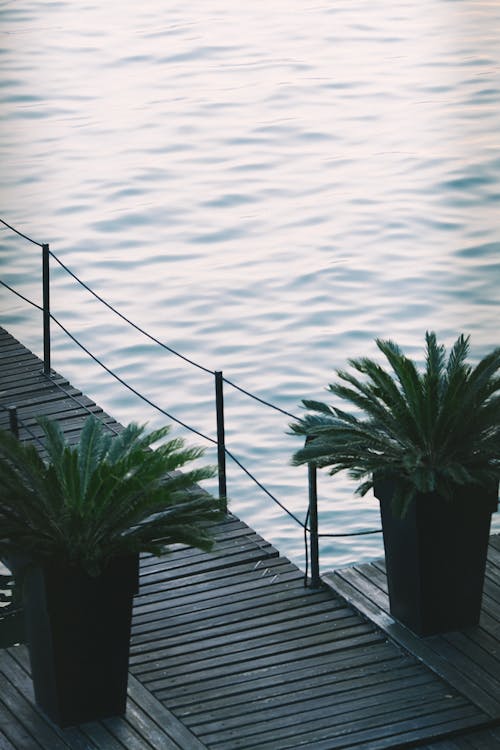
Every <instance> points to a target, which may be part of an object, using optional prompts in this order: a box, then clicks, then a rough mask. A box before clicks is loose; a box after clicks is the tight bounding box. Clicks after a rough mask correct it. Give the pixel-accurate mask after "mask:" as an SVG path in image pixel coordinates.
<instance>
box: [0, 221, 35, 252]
mask: <svg viewBox="0 0 500 750" xmlns="http://www.w3.org/2000/svg"><path fill="white" fill-rule="evenodd" d="M0 222H1V223H2V224H3V225H4V226H6V227H7V229H11V230H12V231H13V232H15V234H18V235H19V237H24V239H25V240H28V242H32V243H33V244H34V245H38V247H43V244H42V243H41V242H37V241H36V240H32V239H31V237H28V235H27V234H23V233H22V232H20V231H19V229H16V228H15V227H12V226H11V225H10V224H7V222H6V221H4V220H3V219H0Z"/></svg>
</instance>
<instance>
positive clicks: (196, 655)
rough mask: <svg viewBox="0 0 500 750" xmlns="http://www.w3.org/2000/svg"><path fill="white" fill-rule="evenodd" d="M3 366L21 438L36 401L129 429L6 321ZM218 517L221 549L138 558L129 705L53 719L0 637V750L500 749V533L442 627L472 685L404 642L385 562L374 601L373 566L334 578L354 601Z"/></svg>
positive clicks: (70, 424)
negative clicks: (317, 586)
mask: <svg viewBox="0 0 500 750" xmlns="http://www.w3.org/2000/svg"><path fill="white" fill-rule="evenodd" d="M0 368H1V369H0V404H3V405H4V406H11V405H17V407H18V410H19V416H20V418H21V420H22V421H23V423H24V424H25V425H26V426H25V427H23V426H22V427H21V437H22V438H23V439H32V436H31V435H30V433H33V434H35V435H36V434H39V430H38V427H37V426H36V422H35V416H36V415H37V414H41V413H44V414H49V415H51V416H53V417H54V418H57V419H58V420H59V421H60V423H61V425H62V427H63V430H64V431H65V432H66V433H67V434H68V435H69V436H70V437H72V438H74V439H75V440H76V439H77V437H78V434H79V430H80V428H81V425H82V423H83V420H84V419H85V417H86V415H87V413H88V410H90V411H92V412H93V413H96V414H97V415H98V416H99V417H100V418H102V419H104V421H106V423H107V424H109V426H110V428H111V429H116V430H119V429H120V425H118V424H117V423H116V422H115V421H114V420H113V419H112V418H111V417H109V416H108V415H105V414H104V413H103V412H102V410H101V409H99V408H98V407H97V406H96V405H95V404H94V403H93V402H92V401H90V399H88V398H87V397H85V396H83V395H82V394H81V393H80V392H79V391H77V390H76V389H75V388H73V387H72V386H71V385H70V384H69V383H68V382H67V381H66V380H64V378H62V377H60V376H55V377H54V378H53V379H50V380H49V379H47V378H45V377H44V376H43V375H42V372H41V370H42V366H41V362H40V360H39V359H38V358H37V357H35V356H34V355H33V354H31V353H30V352H28V351H27V350H26V349H24V347H22V346H21V345H20V344H19V343H18V342H16V341H15V340H14V339H13V338H12V337H11V336H9V334H7V333H6V332H5V331H3V330H2V329H0ZM80 404H83V406H81V405H80ZM0 425H3V426H6V425H7V415H6V412H5V411H3V412H2V411H1V410H0ZM26 428H28V429H29V431H30V433H28V431H27V429H26ZM214 531H215V533H216V539H217V543H216V546H215V549H214V551H213V552H211V553H203V552H200V551H198V550H194V549H191V548H186V547H178V548H176V549H175V550H174V551H173V552H172V554H171V555H169V556H168V557H166V558H163V559H158V558H154V557H151V556H147V555H145V556H143V558H142V560H141V585H140V592H139V595H138V597H137V598H136V601H135V606H134V617H133V636H132V651H131V663H130V675H131V676H130V683H129V697H130V698H129V704H128V711H127V715H126V717H124V718H119V719H110V720H106V721H102V722H95V723H92V724H87V725H84V726H82V727H78V728H75V729H71V730H65V731H61V730H58V729H56V728H54V727H53V726H52V725H51V724H50V722H48V721H47V720H46V719H45V718H44V717H43V716H42V715H41V714H40V713H39V712H38V710H37V709H36V707H35V706H34V703H33V695H32V688H31V681H30V679H29V666H28V662H27V655H26V649H25V647H24V646H16V647H12V648H9V649H6V650H3V651H0V750H13V748H15V750H35V749H36V750H40V748H43V749H45V750H58V748H74V749H75V750H83V748H86V749H87V748H88V750H90V749H93V750H108V749H109V750H123V749H124V748H130V750H151V748H155V749H156V750H157V749H162V748H165V749H166V750H170V748H175V749H176V750H179V748H180V749H181V750H203V748H208V750H237V749H238V748H240V749H243V748H246V749H248V750H250V749H253V750H266V749H267V750H280V749H281V750H286V749H288V750H292V749H295V748H297V749H299V748H304V750H333V749H334V748H361V749H363V748H366V749H368V748H370V749H372V750H376V749H377V748H380V749H382V748H396V747H405V746H407V745H411V746H419V747H425V748H427V749H428V750H431V749H432V750H465V748H474V747H475V748H491V749H493V748H497V747H500V730H498V729H493V728H491V727H492V725H493V724H494V723H496V722H498V720H499V719H500V712H499V711H498V701H499V694H498V692H496V691H497V684H498V653H499V652H498V645H499V641H500V611H499V610H500V596H499V587H498V581H499V575H498V574H499V572H500V571H499V569H498V568H499V565H498V556H499V554H500V552H499V547H500V544H499V542H498V540H495V539H494V540H493V541H492V547H491V555H490V561H489V571H488V573H489V579H488V588H487V592H486V604H485V618H484V623H483V622H482V623H481V625H482V627H481V629H480V630H479V632H478V633H473V634H471V633H467V634H463V635H460V636H459V635H456V636H447V637H446V639H443V641H444V642H445V643H446V644H447V645H446V648H447V649H450V648H452V646H451V645H450V644H451V642H452V641H453V648H455V649H457V650H458V651H460V652H462V653H466V652H467V659H468V666H463V667H462V666H456V668H457V670H458V672H459V673H461V674H464V673H465V676H467V677H470V685H469V684H467V685H466V684H465V682H466V681H465V677H464V680H461V679H458V678H455V677H454V676H453V675H451V676H450V667H453V666H454V665H455V656H454V655H453V654H452V653H451V652H450V651H447V652H446V653H444V652H443V651H442V650H441V649H442V648H444V646H443V647H442V646H441V644H439V643H430V641H432V640H433V639H425V640H424V641H422V640H421V639H417V640H420V646H419V648H420V649H421V650H420V651H419V650H418V649H417V648H416V645H415V644H413V643H409V642H408V641H406V642H403V646H404V647H401V646H400V645H399V644H398V643H397V638H398V637H400V636H398V633H396V632H395V629H394V627H392V625H391V623H389V622H388V621H387V615H384V614H383V610H380V609H379V608H378V607H375V604H379V603H380V600H381V597H382V598H383V568H382V567H381V565H380V564H379V563H376V564H374V565H373V571H374V572H373V574H372V575H371V582H370V586H371V585H375V584H376V587H377V588H378V592H377V595H376V596H375V597H374V599H373V600H371V601H372V604H369V603H368V602H369V601H370V599H369V598H367V597H366V596H365V600H366V601H364V602H363V601H361V597H359V596H357V595H356V596H355V592H356V590H361V591H363V588H362V586H361V584H359V585H355V584H354V585H353V580H354V579H353V576H356V577H357V576H360V575H361V577H362V578H364V576H365V572H363V569H362V568H360V569H353V570H352V572H349V571H350V569H348V570H345V571H344V570H341V571H337V572H336V573H335V574H334V575H333V576H327V578H328V581H329V583H331V584H332V585H333V586H337V587H338V588H339V589H340V588H341V587H342V585H344V584H345V590H343V591H342V594H346V595H347V596H348V598H352V600H353V603H354V606H355V607H357V608H359V609H360V610H361V612H362V614H359V613H358V612H357V611H355V609H354V608H353V607H351V606H350V605H349V604H348V603H347V602H346V600H345V599H344V598H343V596H340V595H339V594H337V593H335V592H333V591H332V590H330V589H329V588H327V587H325V588H323V589H321V590H317V591H313V590H310V589H306V588H304V586H303V576H302V573H301V572H300V571H299V570H298V568H297V567H296V566H295V565H293V564H292V563H290V562H289V561H288V560H287V559H286V558H284V557H282V556H280V555H279V553H278V551H277V550H276V549H274V548H273V546H272V545H270V544H269V543H268V542H266V541H265V540H263V539H262V538H261V537H260V536H259V535H257V534H256V533H255V532H254V531H253V530H252V529H250V528H249V527H248V526H247V525H246V524H244V523H243V522H242V521H240V520H239V519H238V518H236V517H235V516H233V515H229V516H228V518H227V520H226V521H225V522H223V523H221V524H220V525H218V526H217V527H216V528H215V529H214ZM336 576H338V577H339V578H336ZM342 582H343V583H342ZM348 585H349V586H350V587H351V588H349V589H348ZM380 592H382V593H380ZM366 593H368V592H367V591H365V594H366ZM372 593H373V592H372ZM373 602H375V604H374V603H373ZM363 608H364V609H363ZM370 608H371V609H370ZM363 612H364V614H366V615H367V616H368V617H365V616H364V614H363ZM483 625H484V627H483ZM380 626H382V627H380ZM384 628H386V629H387V632H386V631H385V630H384ZM396 630H397V628H396ZM388 636H389V637H388ZM395 638H396V642H395V640H394V639H395ZM464 642H465V643H467V648H466V647H465V646H464ZM471 644H473V645H471ZM429 651H433V652H435V653H436V654H437V657H438V660H437V661H436V657H435V656H434V657H432V658H431V654H430V653H429ZM412 652H413V653H412ZM439 660H441V661H439ZM443 660H444V661H446V662H447V663H448V672H447V671H446V670H443V668H442V662H443ZM427 661H429V662H430V664H431V667H432V668H429V666H428V665H427ZM436 671H437V672H438V673H436ZM440 674H441V675H442V676H440ZM472 684H474V685H475V686H476V688H477V690H475V691H474V690H472V688H471V685H472ZM445 736H447V737H449V738H448V739H446V740H441V741H438V740H439V738H441V737H445Z"/></svg>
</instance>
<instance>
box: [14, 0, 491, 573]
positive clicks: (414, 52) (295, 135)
mask: <svg viewBox="0 0 500 750" xmlns="http://www.w3.org/2000/svg"><path fill="white" fill-rule="evenodd" d="M0 34H1V48H0V63H1V71H2V74H1V79H0V101H1V116H2V119H1V125H0V128H1V129H0V163H1V165H2V168H1V173H0V190H1V199H2V200H1V203H2V215H3V218H5V219H6V220H7V221H8V222H10V223H12V224H14V225H16V226H18V227H19V228H20V229H21V230H22V231H24V232H25V233H27V234H28V235H30V236H32V237H33V238H34V239H36V240H38V241H40V242H50V246H51V250H52V251H53V252H54V253H56V255H57V256H58V257H59V258H61V260H62V261H63V262H64V263H66V264H67V265H68V266H69V267H70V268H71V269H72V270H73V271H74V272H75V273H77V274H78V275H79V276H80V277H81V278H82V279H84V280H85V281H86V282H87V283H89V284H90V285H91V286H92V287H93V288H94V289H95V290H96V291H98V292H99V293H101V294H102V295H103V296H104V297H105V298H106V299H107V300H109V301H110V302H111V303H112V304H114V305H116V306H117V307H118V308H119V309H120V310H121V311H122V312H123V313H125V314H127V315H129V316H130V317H131V318H132V319H133V320H134V321H135V322H137V323H138V324H140V325H142V326H144V327H145V328H146V329H147V330H149V331H150V332H151V333H152V334H154V335H155V336H157V337H158V338H160V339H162V340H163V341H165V342H166V343H168V344H169V345H170V346H172V347H174V348H176V349H178V350H179V351H181V352H182V353H183V354H185V355H186V356H188V357H190V358H193V359H194V360H196V361H197V362H200V363H201V364H203V365H204V366H206V367H208V368H210V369H222V370H223V371H224V374H225V376H226V377H228V378H229V379H230V380H232V381H234V382H236V383H237V384H238V385H240V386H242V387H243V388H246V389H249V390H251V391H253V392H254V393H256V394H258V395H259V396H260V397H262V398H264V399H268V400H271V401H272V402H273V403H275V404H277V405H278V406H280V407H281V408H283V409H285V410H287V411H291V412H294V413H297V412H298V411H299V408H298V404H299V402H300V400H301V399H302V398H304V397H307V398H323V397H324V391H323V389H324V386H325V385H326V384H327V383H328V382H330V381H331V379H332V376H333V371H334V369H336V368H338V367H342V366H343V365H344V364H345V361H346V359H347V358H348V357H351V356H358V355H360V354H370V355H375V345H374V343H373V339H374V338H375V337H376V336H382V337H391V338H394V339H395V340H396V341H398V343H400V344H402V345H403V346H404V347H405V348H406V349H407V351H408V352H409V353H411V354H414V355H415V356H417V357H419V356H420V354H421V351H422V347H423V337H424V332H425V330H426V329H427V328H431V329H434V330H436V332H437V333H438V335H439V338H440V339H442V340H444V341H445V342H447V343H451V342H452V341H453V340H454V338H455V337H456V335H457V334H458V333H460V332H462V331H464V332H467V333H470V334H472V343H473V355H474V357H479V356H482V355H483V354H485V353H486V351H488V350H489V349H491V348H492V347H493V346H494V345H496V344H498V302H499V297H500V294H499V280H500V252H499V251H500V233H499V227H498V206H499V200H500V142H499V135H498V134H499V133H500V107H499V102H500V45H499V44H498V39H499V38H500V4H498V3H496V2H489V1H486V0H485V1H484V2H483V1H482V0H471V1H470V2H467V1H466V0H457V1H456V2H452V1H451V0H419V2H416V1H415V0H412V1H411V2H409V1H405V0H403V1H402V2H399V3H394V2H392V0H391V1H390V2H389V0H386V1H385V2H384V1H382V2H377V3H372V2H363V1H362V0H343V1H342V0H335V2H330V1H329V2H325V1H321V0H317V1H316V2H307V1H306V0H300V1H299V0H286V2H285V1H284V0H271V2H269V0H267V1H266V2H263V1H262V0H256V1H255V2H253V3H242V2H236V3H235V2H234V0H231V2H229V0H213V1H212V0H195V1H194V2H189V3H186V2H175V1H174V0H166V1H165V0H142V2H140V3H137V2H130V0H121V2H120V3H118V2H107V3H96V2H93V1H92V0H88V1H87V2H85V3H74V2H70V1H69V0H59V1H58V0H38V1H36V0H30V2H27V1H25V0H15V2H5V1H4V2H0ZM0 240H1V251H2V255H1V261H2V269H1V270H2V278H3V279H4V280H5V281H7V282H8V283H10V284H13V285H14V286H16V288H18V289H19V291H21V292H22V293H23V294H26V295H28V296H29V297H31V298H32V299H34V300H37V301H39V300H40V295H41V292H40V258H39V249H38V248H37V247H35V246H34V245H30V244H29V243H26V242H25V241H23V240H21V239H20V238H16V237H15V236H13V235H11V234H10V233H8V232H7V231H2V232H1V233H0ZM52 304H53V312H54V314H55V315H56V316H57V317H58V318H59V319H60V320H61V322H62V323H63V324H64V325H65V326H66V327H67V328H69V329H70V330H71V332H72V333H73V334H74V335H76V336H78V338H80V340H81V341H82V342H83V343H84V344H85V345H86V346H88V347H89V348H90V349H91V350H92V351H93V352H94V353H95V354H96V356H98V357H100V358H102V359H103V361H104V362H105V363H106V365H107V366H109V367H111V368H115V369H116V371H117V373H118V374H119V375H120V376H121V377H122V378H125V379H126V380H128V381H129V382H130V383H131V384H132V385H133V386H134V387H135V388H138V389H140V390H141V391H143V392H144V393H145V394H146V395H147V396H148V397H149V398H151V399H153V400H155V401H156V402H158V403H159V404H160V405H161V406H162V407H163V408H164V409H166V410H167V411H169V412H171V413H173V414H174V415H175V416H177V417H178V418H180V419H182V420H183V421H185V422H187V423H189V424H190V425H192V426H193V427H195V428H196V429H198V430H200V431H202V432H203V433H207V434H209V435H212V436H213V435H214V433H215V425H214V421H215V419H214V412H213V382H212V377H211V376H210V375H207V374H206V373H205V372H203V371H199V370H196V369H195V368H192V367H190V366H188V365H186V364H185V363H183V362H182V361H181V360H178V359H176V358H175V357H173V356H172V355H169V354H167V353H165V352H162V351H159V350H158V349H157V348H156V347H155V346H154V345H152V344H151V345H150V343H148V341H147V340H144V339H143V338H141V337H140V336H139V334H137V333H135V332H133V331H131V329H129V328H128V327H127V326H126V325H125V324H124V323H123V322H121V321H120V320H119V319H117V318H115V317H114V316H113V315H112V314H111V313H110V312H109V311H107V310H106V308H104V307H102V305H100V304H99V303H98V302H97V301H96V300H94V299H93V298H92V297H90V296H89V295H88V294H87V293H86V292H85V291H84V290H83V289H81V288H79V287H78V286H77V285H76V284H75V282H73V281H72V280H71V279H70V278H69V277H68V276H67V274H65V273H64V271H62V269H60V268H57V267H56V266H53V290H52ZM2 313H3V314H2V323H3V325H4V326H5V327H7V328H8V329H9V330H10V331H11V332H12V333H13V334H14V335H16V336H18V337H19V338H21V340H22V341H23V342H24V343H26V344H27V345H28V346H30V347H31V348H33V349H34V350H35V351H37V352H40V350H41V327H40V316H39V314H38V313H37V312H36V311H33V310H32V308H29V307H27V306H26V305H25V304H24V303H22V302H21V301H19V300H18V299H16V298H14V297H13V296H12V295H9V294H8V293H6V292H2ZM53 365H54V367H55V368H56V369H58V370H59V371H60V372H62V373H63V374H64V375H66V376H67V377H69V378H70V379H71V380H72V381H73V382H74V383H75V384H77V385H79V386H80V387H81V388H82V389H83V390H84V391H86V392H87V393H89V394H90V395H91V396H92V397H93V398H94V399H95V400H96V401H97V402H98V403H100V404H102V405H103V406H104V407H105V408H106V409H107V410H108V411H110V412H111V413H112V414H113V415H114V416H116V417H117V418H118V419H119V420H120V421H122V422H123V421H128V420H130V419H136V420H139V421H146V420H148V421H149V423H150V425H151V426H153V425H156V424H160V423H163V421H164V417H162V416H160V415H157V414H155V412H153V411H152V410H150V409H149V408H148V407H146V406H145V405H144V404H143V403H141V402H140V401H138V400H137V399H136V398H135V397H134V396H133V395H132V394H131V393H130V392H127V391H125V390H124V389H122V388H121V387H119V386H118V384H117V383H116V382H114V381H113V380H112V379H110V378H109V377H108V376H107V375H106V374H105V373H103V372H102V371H100V370H99V368H98V367H97V366H96V365H95V364H94V363H93V362H92V361H90V360H88V359H87V358H86V357H85V356H84V355H83V354H82V353H81V351H80V350H78V348H77V347H75V345H74V344H72V343H71V341H70V340H69V339H68V338H67V337H66V336H65V335H64V334H63V333H62V332H57V331H54V354H53ZM288 421H289V420H288V419H287V418H286V417H284V416H283V415H281V414H279V413H278V412H275V411H272V410H270V409H268V408H266V407H264V406H262V405H260V404H258V403H257V402H255V401H252V400H250V399H249V398H248V397H246V396H244V395H243V394H241V393H239V392H237V391H234V390H233V389H230V388H228V387H226V431H227V445H228V448H229V449H230V450H231V451H232V452H233V453H234V454H235V455H236V456H237V457H238V458H239V459H240V460H242V461H243V463H244V464H245V465H246V466H247V467H248V469H250V470H251V471H252V472H254V473H255V474H256V476H257V478H258V479H259V480H260V481H262V482H263V483H264V484H265V485H266V486H267V487H268V488H269V490H270V491H272V492H273V493H275V494H276V495H277V496H278V497H279V498H280V499H281V500H282V501H283V502H284V503H285V504H286V505H288V506H289V507H290V508H291V509H292V510H294V511H295V512H296V513H298V514H299V515H300V516H301V517H303V514H304V507H305V504H306V496H307V481H306V473H305V471H304V470H303V469H296V468H291V467H290V466H289V456H290V454H291V452H292V451H293V450H294V449H295V448H296V447H297V442H296V439H295V438H292V437H291V436H288V435H286V429H287V423H288ZM183 434H185V433H183ZM189 440H190V442H193V440H192V439H191V438H189ZM194 442H196V443H199V442H200V439H199V438H195V439H194ZM208 458H209V460H210V461H214V460H215V457H214V455H213V451H211V450H209V452H208ZM228 469H229V492H230V495H231V497H232V505H233V509H234V511H235V512H236V513H238V514H240V515H242V516H243V517H244V518H246V519H247V520H249V522H250V523H252V524H254V525H255V526H256V527H257V528H258V529H259V530H260V531H261V532H262V533H264V535H265V536H266V537H267V538H269V539H271V540H272V541H274V543H275V544H276V545H277V546H278V547H279V548H280V549H281V550H283V551H284V552H285V553H287V554H288V555H289V556H291V557H293V559H295V560H297V561H298V562H301V561H302V559H303V549H302V538H301V534H300V533H299V529H297V528H296V527H295V525H294V523H293V522H289V521H288V520H287V518H286V516H283V514H282V513H281V512H278V511H277V509H275V508H274V507H273V506H272V504H271V503H270V501H269V500H268V499H267V498H266V496H265V495H264V494H263V493H262V492H261V491H260V490H259V489H258V488H257V487H255V486H254V485H252V484H251V483H250V482H249V481H248V480H247V479H246V478H245V477H244V475H242V473H241V471H240V470H239V469H238V468H237V467H235V466H234V465H229V466H228ZM352 490H353V485H352V484H351V483H349V481H347V480H345V479H341V478H337V479H335V480H332V479H330V478H321V481H320V504H321V508H320V511H321V517H320V523H321V528H322V530H323V531H332V532H349V531H355V530H359V529H367V528H374V527H377V526H378V523H379V519H378V512H377V507H376V504H375V502H374V501H373V500H360V499H358V498H354V497H353V495H352ZM497 526H498V524H497ZM380 544H381V542H380V539H379V538H378V537H361V538H358V539H352V538H351V539H347V540H345V539H343V540H338V539H337V540H334V541H333V542H332V540H325V541H324V543H323V544H322V564H323V566H324V567H327V566H331V565H338V564H344V563H346V562H349V561H352V560H361V559H368V558H370V557H373V556H374V555H377V554H380V550H381V547H380Z"/></svg>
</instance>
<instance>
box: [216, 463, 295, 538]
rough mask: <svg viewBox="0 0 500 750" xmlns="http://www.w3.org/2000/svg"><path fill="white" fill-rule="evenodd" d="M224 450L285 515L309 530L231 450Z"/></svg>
mask: <svg viewBox="0 0 500 750" xmlns="http://www.w3.org/2000/svg"><path fill="white" fill-rule="evenodd" d="M224 450H225V453H226V456H229V458H231V459H232V460H233V461H234V463H235V464H236V465H237V466H239V467H240V469H242V471H244V472H245V474H246V475H247V476H248V477H250V479H252V480H253V481H254V482H255V484H256V485H257V486H258V487H260V489H261V490H262V491H263V492H265V493H266V495H267V496H268V497H270V498H271V500H273V501H274V502H275V503H276V504H277V505H279V506H280V508H281V509H282V510H284V511H285V513H288V515H289V516H290V518H293V520H294V521H295V522H296V523H298V525H299V526H302V528H303V529H307V527H306V526H305V525H304V524H303V523H302V521H301V520H300V519H299V518H297V516H296V515H295V514H294V513H292V511H291V510H288V508H286V507H285V506H284V505H283V503H282V502H281V501H280V500H278V498H277V497H275V496H274V495H273V494H272V493H271V492H269V490H268V489H267V488H266V487H264V485H263V484H262V483H261V482H259V480H258V479H257V478H256V477H254V475H253V474H252V473H251V472H250V471H248V469H247V468H245V466H243V464H242V463H241V461H239V460H238V459H237V458H236V456H234V455H233V454H232V453H231V451H229V450H228V449H227V448H225V449H224ZM307 531H309V529H307Z"/></svg>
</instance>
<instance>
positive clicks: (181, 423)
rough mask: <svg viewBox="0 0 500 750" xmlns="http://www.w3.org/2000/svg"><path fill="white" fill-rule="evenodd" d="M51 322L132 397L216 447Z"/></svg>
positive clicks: (66, 331)
mask: <svg viewBox="0 0 500 750" xmlns="http://www.w3.org/2000/svg"><path fill="white" fill-rule="evenodd" d="M50 317H51V320H53V321H54V323H56V324H57V325H58V326H59V328H61V330H63V331H64V333H65V334H66V335H67V336H69V338H70V339H71V340H72V341H73V342H74V343H75V344H76V345H77V346H79V347H80V349H82V350H83V351H84V352H85V353H86V354H88V356H89V357H91V359H93V360H94V362H96V363H97V364H98V365H99V366H100V367H102V368H103V370H106V372H107V373H108V374H109V375H111V377H113V378H114V379H115V380H117V381H118V382H119V383H121V384H122V385H123V386H124V387H125V388H127V389H128V390H129V391H131V392H132V393H133V394H134V395H136V396H137V397H138V398H140V399H141V400H142V401H144V402H145V403H146V404H149V406H152V407H153V409H156V410H157V411H159V412H160V413H161V414H164V415H165V416H166V417H168V419H171V420H172V421H173V422H176V423H177V424H179V425H181V427H184V428H185V429H186V430H189V431H190V432H194V434H195V435H198V436H199V437H202V438H203V439H204V440H208V441H209V442H211V443H214V444H215V445H217V440H214V438H211V437H209V436H208V435H204V434H203V433H202V432H200V431H199V430H196V429H195V428H194V427H190V426H189V425H188V424H186V423H185V422H183V421H182V420H180V419H178V418H177V417H174V416H173V414H170V413H169V412H168V411H165V409H162V408H161V406H158V404H155V403H154V401H151V400H150V399H149V398H147V396H144V395H143V394H142V393H140V392H139V391H138V390H136V389H135V388H134V387H133V386H131V385H129V384H128V383H127V382H126V381H125V380H123V378H121V377H120V376H119V375H117V374H116V373H115V372H113V370H111V369H110V368H109V367H107V365H105V364H104V362H102V361H101V360H100V359H99V358H98V357H96V356H95V354H92V352H91V351H89V349H87V347H85V346H84V345H83V344H82V343H80V341H78V339H77V338H75V336H73V334H72V333H70V332H69V331H68V329H67V328H65V327H64V326H63V324H62V323H60V322H59V321H58V320H57V318H55V317H54V315H52V314H51V316H50Z"/></svg>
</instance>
